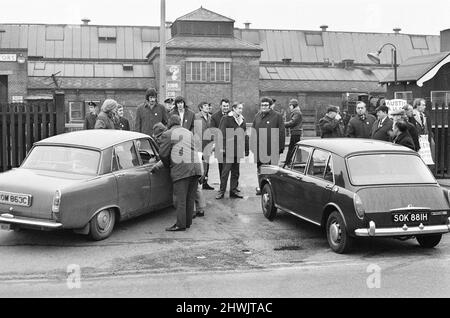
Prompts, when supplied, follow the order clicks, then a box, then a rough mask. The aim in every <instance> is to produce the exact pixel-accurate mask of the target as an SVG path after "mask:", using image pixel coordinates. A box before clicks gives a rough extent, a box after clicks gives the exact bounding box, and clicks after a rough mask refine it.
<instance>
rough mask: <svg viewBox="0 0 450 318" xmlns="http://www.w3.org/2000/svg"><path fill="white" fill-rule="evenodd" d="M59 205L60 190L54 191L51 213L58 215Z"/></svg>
mask: <svg viewBox="0 0 450 318" xmlns="http://www.w3.org/2000/svg"><path fill="white" fill-rule="evenodd" d="M60 205H61V190H56V191H55V195H54V196H53V204H52V212H53V213H59V206H60Z"/></svg>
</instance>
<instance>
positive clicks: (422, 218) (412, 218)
mask: <svg viewBox="0 0 450 318" xmlns="http://www.w3.org/2000/svg"><path fill="white" fill-rule="evenodd" d="M428 221H430V212H402V213H399V212H395V213H392V222H394V223H401V224H405V223H406V224H408V223H425V222H428Z"/></svg>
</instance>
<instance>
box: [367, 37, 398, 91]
mask: <svg viewBox="0 0 450 318" xmlns="http://www.w3.org/2000/svg"><path fill="white" fill-rule="evenodd" d="M386 45H390V46H392V50H393V52H394V83H395V84H396V83H397V47H396V46H395V45H394V44H392V43H386V44H383V45H382V46H381V48H380V49H379V50H378V51H377V52H375V53H368V54H367V57H368V58H369V59H370V60H371V61H372V62H374V63H375V64H380V54H381V51H382V50H383V48H384V47H385V46H386Z"/></svg>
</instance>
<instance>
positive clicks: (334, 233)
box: [330, 222, 341, 243]
mask: <svg viewBox="0 0 450 318" xmlns="http://www.w3.org/2000/svg"><path fill="white" fill-rule="evenodd" d="M330 238H331V240H332V241H333V242H334V243H338V241H339V240H340V239H341V228H340V227H339V223H336V222H334V223H333V224H331V226H330Z"/></svg>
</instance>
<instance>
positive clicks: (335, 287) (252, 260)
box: [0, 164, 450, 297]
mask: <svg viewBox="0 0 450 318" xmlns="http://www.w3.org/2000/svg"><path fill="white" fill-rule="evenodd" d="M255 171H256V168H255V166H254V165H252V164H243V165H242V166H241V179H240V187H241V188H242V190H243V194H244V195H245V198H244V199H242V200H236V199H234V200H232V199H229V198H228V194H227V195H226V197H225V199H223V200H220V201H217V200H215V199H214V196H215V194H216V192H215V191H205V193H206V196H207V201H208V206H207V210H206V216H205V217H204V218H196V219H195V220H194V223H193V226H192V227H191V228H190V229H189V230H188V231H186V232H166V231H165V230H164V229H165V227H167V226H170V225H172V224H173V222H174V220H175V211H174V210H173V209H166V210H163V211H159V212H156V213H153V214H151V215H147V216H143V217H140V218H138V219H134V220H130V221H127V222H124V223H121V224H119V225H118V226H117V227H116V229H115V231H114V233H113V235H112V236H111V237H110V238H109V239H107V240H104V241H101V242H91V241H88V240H87V239H86V238H85V237H84V236H81V235H76V234H74V233H72V232H38V231H22V232H18V233H16V232H0V260H1V261H0V264H1V266H0V296H6V297H8V296H19V295H23V296H59V295H63V296H89V297H91V296H92V297H93V296H115V295H117V296H121V295H122V296H123V295H128V296H148V297H235V296H237V297H253V296H254V297H304V296H306V297H307V296H328V297H334V296H337V295H340V296H344V295H348V296H359V295H365V296H383V295H384V296H418V297H420V296H441V295H446V296H447V297H448V296H450V287H449V286H450V284H449V283H450V267H449V266H447V264H448V263H449V262H448V261H449V260H450V236H444V238H443V240H442V242H441V244H440V245H439V246H438V248H436V249H432V250H424V249H421V248H420V247H419V246H418V244H417V243H416V241H413V240H410V241H406V242H402V241H398V240H392V239H380V240H370V239H365V240H361V241H359V242H358V244H357V245H356V247H355V250H354V251H353V252H352V253H351V254H348V255H338V254H335V253H333V252H331V250H330V249H329V247H328V244H327V242H326V238H325V234H324V233H323V231H322V230H321V229H320V228H318V227H316V226H314V225H311V224H309V223H306V222H304V221H301V220H299V219H297V218H295V217H293V216H291V215H289V214H286V213H280V214H279V215H278V217H277V218H276V220H275V221H274V222H269V221H268V220H266V219H265V218H264V216H263V214H262V212H261V208H260V197H259V196H256V195H255V194H254V187H255V185H256V174H255ZM210 178H211V184H212V185H213V186H214V187H216V188H217V187H218V173H217V168H216V166H215V165H213V166H212V170H211V172H210ZM71 264H73V265H76V266H79V267H80V270H81V282H82V286H83V287H82V288H81V289H79V290H69V289H68V288H67V284H66V281H67V278H68V277H69V278H70V277H71V276H70V275H68V266H69V265H71ZM370 266H372V267H373V266H375V267H374V268H379V269H380V270H381V273H382V275H383V276H382V277H383V280H382V285H381V286H382V288H381V290H378V291H374V290H373V289H370V288H368V287H367V282H366V280H367V279H368V277H369V276H370V274H371V272H370V271H369V272H368V269H370V268H372V267H370ZM177 281H182V282H183V283H182V284H175V283H174V282H177ZM162 282H168V283H167V284H163V283H162ZM170 282H172V283H170ZM174 286H176V287H174ZM383 286H384V287H385V289H384V291H383Z"/></svg>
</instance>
